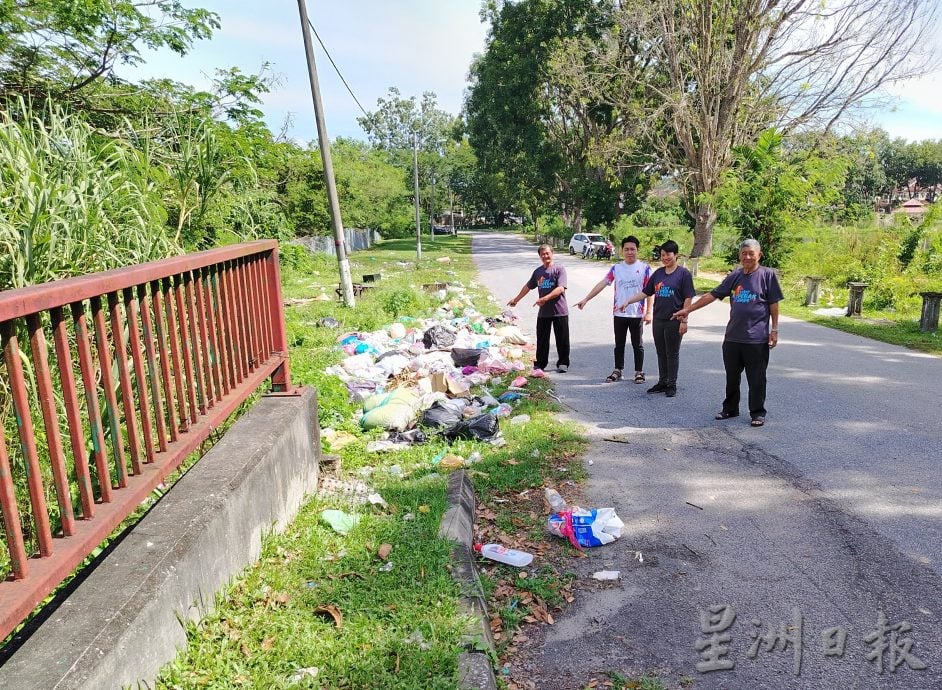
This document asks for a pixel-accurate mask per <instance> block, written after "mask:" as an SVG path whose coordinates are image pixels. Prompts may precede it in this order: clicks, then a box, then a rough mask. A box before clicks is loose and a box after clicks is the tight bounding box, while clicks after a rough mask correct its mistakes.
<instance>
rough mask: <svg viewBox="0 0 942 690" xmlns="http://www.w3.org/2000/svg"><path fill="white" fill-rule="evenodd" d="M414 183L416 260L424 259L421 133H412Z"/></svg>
mask: <svg viewBox="0 0 942 690" xmlns="http://www.w3.org/2000/svg"><path fill="white" fill-rule="evenodd" d="M412 185H413V187H415V260H416V261H420V260H421V259H422V217H421V216H420V215H419V135H418V132H413V133H412Z"/></svg>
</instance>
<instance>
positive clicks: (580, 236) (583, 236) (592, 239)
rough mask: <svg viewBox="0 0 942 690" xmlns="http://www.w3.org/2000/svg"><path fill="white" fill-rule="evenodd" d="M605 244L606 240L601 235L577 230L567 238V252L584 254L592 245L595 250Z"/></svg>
mask: <svg viewBox="0 0 942 690" xmlns="http://www.w3.org/2000/svg"><path fill="white" fill-rule="evenodd" d="M606 244H607V242H606V240H605V238H604V237H603V236H602V235H595V234H591V233H585V232H577V233H576V234H575V235H573V236H572V239H570V240H569V253H570V254H582V255H583V256H585V255H586V254H588V252H589V248H590V247H594V248H595V249H596V250H599V249H605V245H606Z"/></svg>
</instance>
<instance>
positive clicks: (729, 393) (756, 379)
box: [723, 341, 769, 418]
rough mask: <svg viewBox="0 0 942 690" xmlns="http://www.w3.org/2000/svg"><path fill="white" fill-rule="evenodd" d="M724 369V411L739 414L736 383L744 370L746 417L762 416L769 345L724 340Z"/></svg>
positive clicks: (763, 413) (740, 379)
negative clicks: (746, 391)
mask: <svg viewBox="0 0 942 690" xmlns="http://www.w3.org/2000/svg"><path fill="white" fill-rule="evenodd" d="M723 366H724V367H726V400H724V401H723V412H725V413H726V414H731V415H732V414H739V384H740V382H741V381H742V372H743V370H744V369H745V371H746V382H747V383H748V384H749V415H750V416H751V417H753V418H755V417H765V370H766V369H767V368H768V366H769V344H768V343H730V342H726V341H724V342H723Z"/></svg>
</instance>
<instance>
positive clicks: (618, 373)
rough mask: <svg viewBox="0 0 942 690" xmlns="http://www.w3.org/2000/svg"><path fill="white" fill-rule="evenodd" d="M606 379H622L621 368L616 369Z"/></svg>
mask: <svg viewBox="0 0 942 690" xmlns="http://www.w3.org/2000/svg"><path fill="white" fill-rule="evenodd" d="M605 380H606V381H611V382H612V383H614V382H615V381H621V369H616V370H615V371H613V372H612V373H611V374H609V375H608V377H607V378H606V379H605Z"/></svg>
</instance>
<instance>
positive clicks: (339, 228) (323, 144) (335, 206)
mask: <svg viewBox="0 0 942 690" xmlns="http://www.w3.org/2000/svg"><path fill="white" fill-rule="evenodd" d="M298 11H299V12H300V13H301V33H302V35H303V36H304V54H305V55H306V56H307V73H308V77H309V78H310V81H311V96H312V97H313V98H314V119H315V120H316V122H317V140H318V143H319V144H320V147H319V148H320V150H321V161H323V163H324V178H325V180H326V182H327V207H328V209H329V210H330V222H331V226H332V227H333V230H334V247H335V248H336V250H337V264H338V265H339V266H340V292H341V293H342V294H343V303H344V304H345V305H346V306H348V307H351V308H352V307H353V306H354V305H355V303H354V299H353V280H352V279H351V277H350V261H349V260H348V259H347V246H346V242H345V240H344V236H343V222H342V221H341V219H340V202H339V201H338V200H337V184H336V183H335V181H334V164H333V161H332V160H331V157H330V139H329V138H328V137H327V123H326V122H325V121H324V106H323V104H322V103H321V89H320V85H319V84H318V81H317V67H316V66H315V65H314V47H313V45H312V43H311V28H310V20H308V18H307V7H306V6H305V4H304V0H298Z"/></svg>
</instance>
